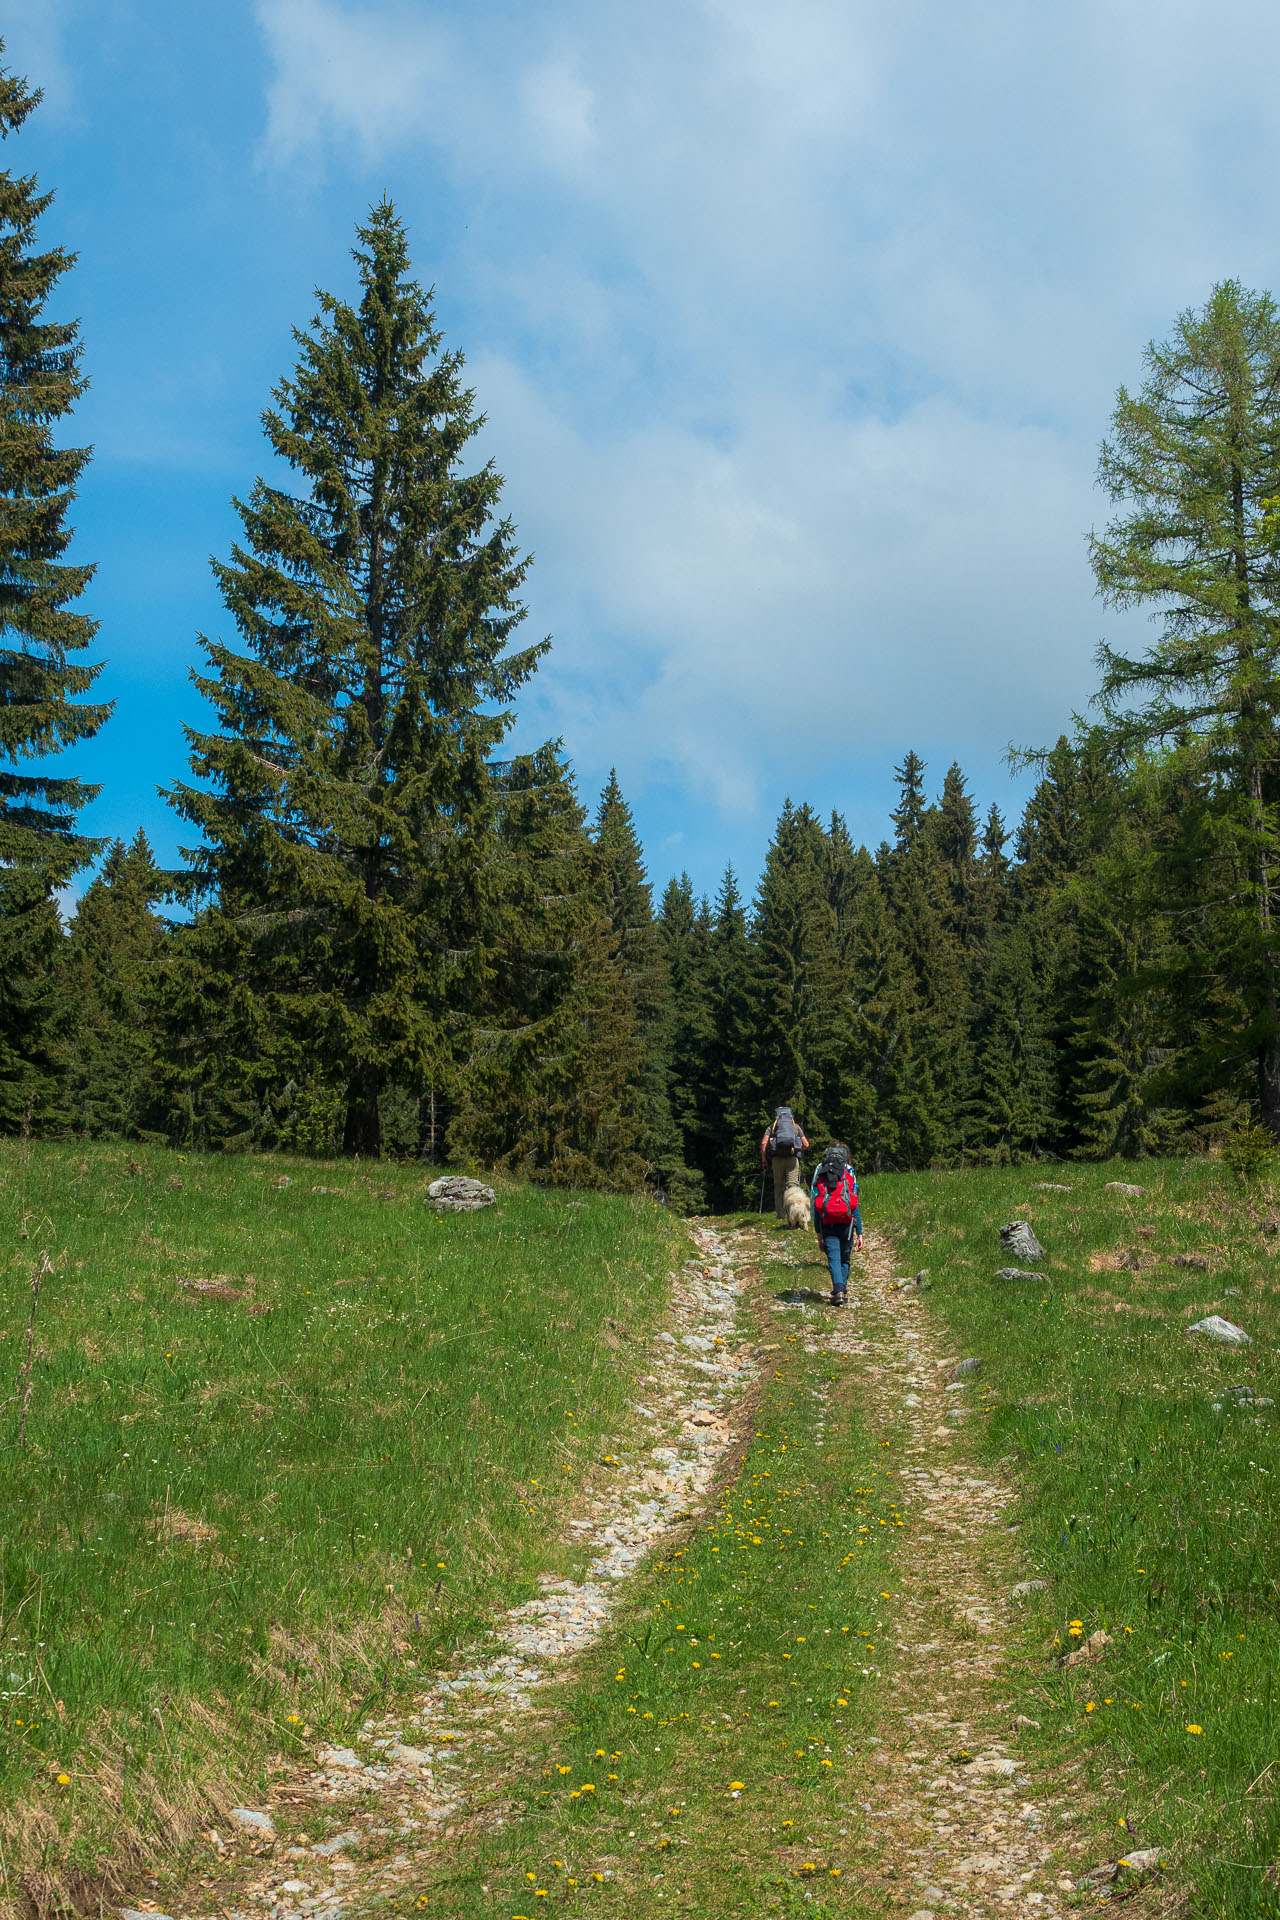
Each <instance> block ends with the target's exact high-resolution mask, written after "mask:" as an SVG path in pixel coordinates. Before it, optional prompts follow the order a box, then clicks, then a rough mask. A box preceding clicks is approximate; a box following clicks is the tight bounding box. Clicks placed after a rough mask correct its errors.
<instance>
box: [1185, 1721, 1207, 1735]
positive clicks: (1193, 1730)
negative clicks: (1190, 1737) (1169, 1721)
mask: <svg viewBox="0 0 1280 1920" xmlns="http://www.w3.org/2000/svg"><path fill="white" fill-rule="evenodd" d="M1187 1732H1188V1733H1203V1732H1204V1728H1203V1727H1198V1726H1197V1725H1196V1723H1195V1721H1194V1720H1192V1721H1189V1722H1188V1725H1187Z"/></svg>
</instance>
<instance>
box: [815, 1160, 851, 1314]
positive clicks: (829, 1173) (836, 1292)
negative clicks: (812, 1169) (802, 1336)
mask: <svg viewBox="0 0 1280 1920" xmlns="http://www.w3.org/2000/svg"><path fill="white" fill-rule="evenodd" d="M812 1199H813V1230H814V1232H815V1233H816V1234H817V1236H818V1245H819V1246H820V1247H821V1248H822V1251H823V1252H824V1253H825V1254H826V1256H827V1265H828V1266H829V1267H830V1269H831V1304H832V1306H833V1307H842V1306H843V1305H844V1303H845V1298H846V1295H847V1294H848V1290H849V1262H850V1260H851V1259H852V1257H853V1247H854V1242H855V1240H856V1242H857V1247H858V1252H859V1253H861V1252H862V1211H861V1208H860V1207H859V1205H858V1176H857V1174H856V1173H855V1172H854V1170H853V1168H852V1166H851V1165H850V1163H849V1149H848V1147H846V1145H845V1143H844V1141H843V1140H833V1141H832V1142H831V1145H830V1146H829V1147H828V1148H827V1150H826V1152H825V1153H824V1154H823V1156H822V1159H821V1161H820V1162H819V1164H818V1171H817V1172H816V1173H815V1174H814V1176H813V1194H812Z"/></svg>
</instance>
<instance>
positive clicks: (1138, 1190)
mask: <svg viewBox="0 0 1280 1920" xmlns="http://www.w3.org/2000/svg"><path fill="white" fill-rule="evenodd" d="M1102 1191H1103V1192H1104V1193H1123V1194H1127V1195H1128V1197H1129V1199H1130V1200H1141V1198H1142V1196H1143V1194H1144V1193H1145V1192H1146V1188H1145V1187H1135V1186H1134V1185H1133V1182H1132V1181H1130V1180H1108V1181H1107V1184H1106V1186H1105V1187H1104V1188H1103V1189H1102Z"/></svg>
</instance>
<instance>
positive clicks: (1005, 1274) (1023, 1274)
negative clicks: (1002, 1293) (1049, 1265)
mask: <svg viewBox="0 0 1280 1920" xmlns="http://www.w3.org/2000/svg"><path fill="white" fill-rule="evenodd" d="M1043 1277H1044V1276H1043V1275H1042V1274H1039V1273H1028V1272H1027V1270H1026V1268H1025V1267H997V1268H996V1279H997V1280H1040V1279H1043Z"/></svg>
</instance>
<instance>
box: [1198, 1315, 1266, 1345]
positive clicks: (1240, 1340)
mask: <svg viewBox="0 0 1280 1920" xmlns="http://www.w3.org/2000/svg"><path fill="white" fill-rule="evenodd" d="M1187 1332H1188V1333H1207V1334H1208V1336H1209V1338H1210V1339H1211V1340H1217V1341H1219V1342H1220V1343H1221V1344H1222V1345H1223V1346H1224V1347H1251V1346H1252V1345H1253V1342H1252V1340H1251V1339H1250V1338H1249V1336H1248V1334H1247V1333H1246V1332H1245V1330H1244V1328H1243V1327H1237V1326H1236V1325H1235V1324H1234V1323H1233V1322H1232V1321H1230V1320H1224V1319H1223V1317H1222V1315H1221V1314H1220V1313H1211V1314H1210V1315H1209V1316H1208V1318H1207V1319H1205V1320H1197V1321H1196V1322H1195V1323H1194V1325H1192V1326H1189V1327H1188V1328H1187Z"/></svg>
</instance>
